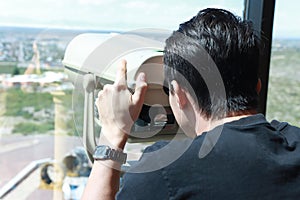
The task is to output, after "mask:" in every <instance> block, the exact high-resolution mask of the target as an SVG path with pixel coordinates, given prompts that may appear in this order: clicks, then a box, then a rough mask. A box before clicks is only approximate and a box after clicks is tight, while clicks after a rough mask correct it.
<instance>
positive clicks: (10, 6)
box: [0, 0, 300, 38]
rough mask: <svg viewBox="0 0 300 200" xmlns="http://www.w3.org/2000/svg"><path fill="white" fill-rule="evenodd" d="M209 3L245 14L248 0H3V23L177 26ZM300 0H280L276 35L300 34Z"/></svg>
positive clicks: (87, 26) (122, 27) (104, 27)
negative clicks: (245, 1)
mask: <svg viewBox="0 0 300 200" xmlns="http://www.w3.org/2000/svg"><path fill="white" fill-rule="evenodd" d="M206 7H218V8H225V9H228V10H230V11H231V12H233V13H235V14H236V15H239V16H242V13H243V8H244V0H0V26H34V27H45V28H53V27H55V28H71V29H74V28H81V29H102V30H125V31H129V30H135V29H140V28H162V29H167V30H174V29H177V28H178V24H180V23H181V22H184V21H186V20H188V19H190V18H191V17H192V16H194V15H195V14H196V13H197V12H198V11H199V10H200V9H203V8H206ZM298 8H300V1H299V0H277V1H276V9H275V19H274V31H273V35H274V37H275V38H276V37H279V38H281V37H285V38H290V37H292V38H295V37H298V38H300V26H296V25H297V24H298V20H299V18H300V12H299V10H298Z"/></svg>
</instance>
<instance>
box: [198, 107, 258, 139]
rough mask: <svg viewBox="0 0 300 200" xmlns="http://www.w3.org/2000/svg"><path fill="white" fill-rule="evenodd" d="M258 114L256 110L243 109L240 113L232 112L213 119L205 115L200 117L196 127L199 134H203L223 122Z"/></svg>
mask: <svg viewBox="0 0 300 200" xmlns="http://www.w3.org/2000/svg"><path fill="white" fill-rule="evenodd" d="M254 114H257V112H256V111H243V112H239V113H230V114H228V115H227V116H226V117H224V118H223V119H218V120H212V119H205V118H203V117H200V118H199V123H198V124H199V126H197V127H196V133H197V135H201V134H202V133H204V132H207V131H210V130H212V129H214V128H215V127H217V126H220V125H222V124H225V123H228V122H232V121H236V120H239V119H241V118H245V117H248V116H251V115H254Z"/></svg>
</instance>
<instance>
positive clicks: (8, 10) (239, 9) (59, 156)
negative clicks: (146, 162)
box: [0, 0, 244, 199]
mask: <svg viewBox="0 0 300 200" xmlns="http://www.w3.org/2000/svg"><path fill="white" fill-rule="evenodd" d="M206 7H218V8H225V9H228V10H230V11H232V12H234V13H235V14H237V15H239V16H242V14H243V10H244V0H239V1H236V0H228V1H226V2H225V1H223V0H210V1H192V0H187V1H182V0H167V1H158V0H153V1H151V2H150V1H146V0H139V1H132V0H125V1H115V0H77V1H73V0H61V1H57V0H55V1H54V0H40V1H35V0H27V1H23V0H10V1H1V3H0V188H1V189H0V198H2V197H4V199H6V198H7V199H63V198H65V199H70V198H73V199H76V198H77V197H78V196H80V194H81V192H82V189H83V188H82V186H83V185H84V183H85V181H86V178H87V176H88V174H89V169H90V164H89V163H88V160H87V157H86V154H85V152H84V149H83V145H82V138H81V137H80V136H81V135H82V126H83V124H82V123H83V122H82V121H83V120H82V118H83V106H84V94H83V93H80V92H79V93H76V95H73V92H74V90H73V88H74V86H73V84H72V83H71V82H70V80H69V79H68V77H67V75H66V74H65V72H64V66H63V65H62V63H61V61H62V59H63V56H64V52H65V49H66V46H67V44H68V43H69V42H70V41H71V40H72V39H73V38H74V37H75V36H76V35H78V34H81V33H85V32H93V33H99V34H103V35H104V36H105V35H107V34H110V33H111V32H122V31H131V30H135V29H142V28H159V29H166V30H175V29H177V28H178V25H179V24H180V23H182V22H184V21H186V20H188V19H190V18H191V17H192V16H194V15H195V14H196V13H197V12H198V11H199V10H201V9H203V8H206ZM74 101H75V107H73V108H72V104H73V102H74ZM75 113H77V115H76V116H77V118H75V119H74V114H75ZM98 132H99V130H98ZM145 145H147V144H132V145H129V146H128V149H127V150H128V151H133V152H137V153H138V154H140V153H141V151H142V149H143V148H144V146H145ZM134 159H137V158H134Z"/></svg>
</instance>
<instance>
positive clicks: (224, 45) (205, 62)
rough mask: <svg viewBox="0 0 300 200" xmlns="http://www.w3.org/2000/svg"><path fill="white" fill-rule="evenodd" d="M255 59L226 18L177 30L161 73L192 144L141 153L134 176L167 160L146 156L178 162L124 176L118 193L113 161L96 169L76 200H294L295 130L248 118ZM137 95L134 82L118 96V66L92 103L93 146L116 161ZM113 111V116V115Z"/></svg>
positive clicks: (210, 13) (121, 83)
mask: <svg viewBox="0 0 300 200" xmlns="http://www.w3.org/2000/svg"><path fill="white" fill-rule="evenodd" d="M204 50H205V51H204ZM207 53H208V54H209V56H208V54H207ZM259 53H260V42H259V40H258V38H257V36H256V34H255V31H254V30H253V28H252V25H251V23H250V22H247V21H242V20H241V19H239V18H237V17H235V16H234V15H233V14H231V13H230V12H228V11H225V10H221V9H205V10H202V11H200V12H199V13H198V14H197V15H196V16H195V17H193V18H192V19H191V20H190V21H188V22H185V23H183V24H181V25H180V27H179V29H178V30H177V31H175V32H173V34H172V35H171V36H170V37H169V38H168V39H167V41H166V46H165V50H164V65H165V66H164V67H165V77H166V82H167V83H168V84H169V89H170V91H169V102H170V105H171V108H172V111H173V113H174V115H175V117H176V120H177V122H178V124H179V125H180V127H181V128H182V130H183V131H184V132H185V133H186V134H187V135H188V136H190V137H191V138H192V139H188V140H184V141H178V142H174V143H173V144H172V145H169V143H167V142H159V143H156V144H154V145H152V146H151V147H149V148H148V149H146V150H145V152H144V155H143V156H142V158H141V159H140V161H139V163H138V164H137V165H136V166H134V168H139V166H141V165H143V164H144V163H149V162H148V161H149V160H150V159H152V160H151V162H152V163H162V162H163V161H164V159H167V156H163V155H160V154H157V155H156V157H153V156H152V157H151V156H147V155H145V154H147V153H149V152H150V153H151V152H155V151H157V150H159V149H162V148H165V149H167V150H166V151H168V149H184V152H182V155H181V156H179V157H178V158H177V159H174V160H173V161H172V162H171V163H169V164H168V165H161V167H160V168H158V169H155V170H153V171H147V172H143V173H133V172H134V170H133V171H130V172H128V173H127V174H126V175H125V176H124V181H123V185H122V187H121V188H120V191H119V177H120V173H119V170H118V169H119V168H120V165H121V164H120V162H117V160H118V159H100V160H96V161H95V162H94V166H93V169H92V172H91V175H90V178H89V182H88V184H87V187H86V190H85V192H84V195H83V199H114V198H115V197H116V198H117V199H297V198H299V197H300V147H299V141H300V130H299V128H296V127H293V126H290V125H289V124H287V123H279V122H277V121H273V122H272V123H269V122H267V121H266V119H265V118H264V116H263V115H261V114H257V113H256V107H257V104H258V100H257V99H258V93H259V91H260V86H261V85H260V84H261V83H260V81H259V78H258V76H257V70H258V61H257V59H256V58H257V56H258V54H259ZM212 60H213V61H214V63H213V62H211V61H212ZM220 77H221V78H220ZM220 80H221V81H220ZM146 89H147V84H146V77H145V74H143V73H141V74H140V75H139V77H138V78H137V83H136V89H135V93H134V94H133V95H132V94H131V93H130V92H129V91H128V90H127V83H126V62H125V61H123V63H122V64H121V67H120V70H119V72H118V75H117V79H116V81H115V83H114V84H113V85H106V86H105V87H104V89H103V90H102V91H101V92H100V93H99V95H98V100H97V106H98V108H101V109H99V116H100V118H101V120H102V133H101V138H100V141H99V143H100V144H108V145H109V146H110V147H111V148H114V149H115V151H114V152H117V155H120V156H119V157H122V156H121V155H122V152H121V150H122V149H123V148H124V146H125V144H126V141H127V137H128V134H127V133H129V130H130V128H131V126H132V124H133V121H134V120H136V119H137V117H138V115H139V112H140V111H141V107H142V104H143V100H144V95H145V93H146ZM112 102H113V105H118V106H115V107H114V108H113V109H112V108H111V106H110V105H111V104H112ZM129 114H130V116H131V118H132V119H133V120H129V118H130V117H128V115H129ZM186 144H188V145H186ZM203 149H204V150H205V149H206V150H205V152H204V153H203V152H202V150H203ZM171 154H172V151H171V150H170V151H169V155H170V156H171ZM119 161H120V160H119ZM118 191H119V192H118ZM117 192H118V193H117ZM115 195H116V196H115Z"/></svg>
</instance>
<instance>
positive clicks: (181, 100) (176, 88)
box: [171, 80, 187, 109]
mask: <svg viewBox="0 0 300 200" xmlns="http://www.w3.org/2000/svg"><path fill="white" fill-rule="evenodd" d="M171 85H172V87H173V92H174V95H175V98H176V103H177V105H178V107H179V108H180V109H183V108H184V107H185V105H186V104H187V96H186V94H185V91H184V90H183V88H182V87H181V86H180V85H179V84H178V82H177V81H175V80H173V81H172V82H171Z"/></svg>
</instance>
